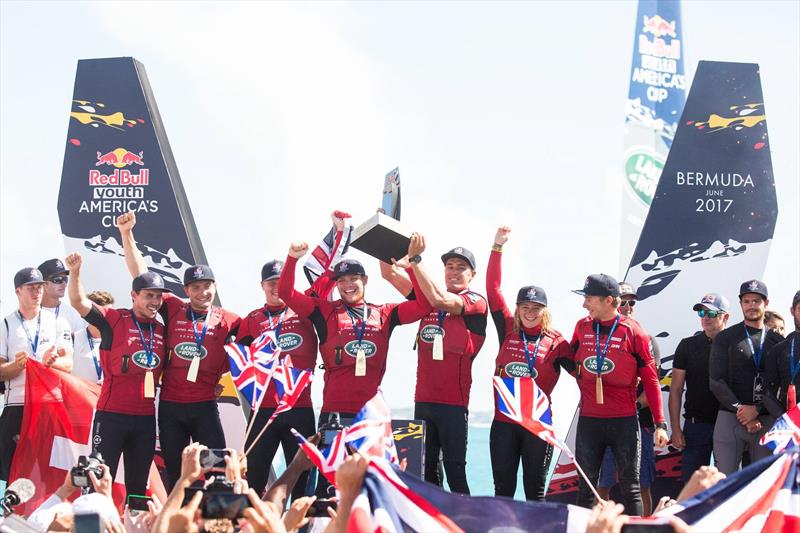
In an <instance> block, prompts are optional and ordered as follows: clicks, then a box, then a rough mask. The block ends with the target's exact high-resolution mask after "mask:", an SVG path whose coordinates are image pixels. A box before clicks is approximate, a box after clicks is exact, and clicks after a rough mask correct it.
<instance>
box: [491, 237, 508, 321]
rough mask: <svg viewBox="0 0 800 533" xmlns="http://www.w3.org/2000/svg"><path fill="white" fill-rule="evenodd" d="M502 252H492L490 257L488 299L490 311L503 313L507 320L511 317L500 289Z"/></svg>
mask: <svg viewBox="0 0 800 533" xmlns="http://www.w3.org/2000/svg"><path fill="white" fill-rule="evenodd" d="M502 259H503V254H502V252H497V251H495V250H492V253H491V254H490V255H489V266H488V267H486V299H487V300H489V311H490V312H492V313H494V312H495V311H502V312H503V316H504V317H506V318H509V317H511V316H512V315H511V311H509V309H508V306H507V305H506V300H505V298H503V291H502V290H501V289H500V280H501V279H502V277H503V269H502V266H501V265H502Z"/></svg>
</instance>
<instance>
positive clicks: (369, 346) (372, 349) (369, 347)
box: [344, 340, 378, 357]
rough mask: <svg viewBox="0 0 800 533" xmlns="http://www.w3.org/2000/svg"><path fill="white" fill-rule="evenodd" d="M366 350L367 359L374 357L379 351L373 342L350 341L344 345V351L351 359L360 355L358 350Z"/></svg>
mask: <svg viewBox="0 0 800 533" xmlns="http://www.w3.org/2000/svg"><path fill="white" fill-rule="evenodd" d="M359 349H361V350H364V356H365V357H372V356H373V355H375V353H376V352H377V351H378V347H377V346H376V345H375V343H374V342H371V341H361V342H358V341H357V340H355V341H350V342H348V343H347V344H345V345H344V351H345V352H347V355H349V356H350V357H355V356H357V355H358V350H359Z"/></svg>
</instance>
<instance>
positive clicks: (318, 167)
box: [0, 1, 800, 410]
mask: <svg viewBox="0 0 800 533" xmlns="http://www.w3.org/2000/svg"><path fill="white" fill-rule="evenodd" d="M798 6H800V4H799V3H798V2H793V1H786V2H726V3H722V2H691V3H684V5H683V23H684V27H683V32H684V33H683V35H684V41H685V52H686V62H685V65H686V71H687V72H686V74H687V76H688V79H689V80H691V79H692V77H693V74H694V71H695V68H696V65H697V61H698V60H700V59H709V60H723V61H737V62H756V63H759V64H760V65H761V79H762V83H763V89H764V98H765V104H766V113H767V118H768V128H769V134H770V147H771V149H772V161H773V166H774V174H775V182H776V186H777V190H778V202H779V209H780V215H779V218H778V225H777V229H776V232H775V238H774V240H773V244H772V252H771V256H770V260H769V263H768V266H767V270H766V274H765V280H766V282H767V283H768V284H769V286H770V292H771V293H772V294H773V295H774V296H773V298H772V304H773V305H772V306H773V307H775V308H776V309H779V310H781V311H785V310H786V309H787V308H788V307H789V304H790V301H791V295H792V294H794V292H795V291H796V290H797V289H798V288H800V274H798V270H799V269H798V265H799V264H800V260H799V257H798V255H799V253H800V252H799V251H798V242H800V218H799V216H798V203H799V201H800V188H799V187H798V176H800V155H798V154H799V153H800V152H798V146H800V111H798V109H800V106H799V105H798V104H800V102H798V100H800V96H799V95H800V52H799V50H800V38H799V37H798V32H797V28H798V21H800V7H798ZM0 9H1V12H0V15H2V16H0V21H1V22H0V30H1V31H0V43H1V45H2V50H1V52H0V76H1V79H0V99H1V106H0V115H2V122H1V123H0V150H2V153H1V154H0V156H1V157H0V241H1V242H0V296H1V297H2V303H1V304H0V308H1V310H2V314H3V315H5V314H7V313H9V312H11V311H12V310H14V308H15V307H16V298H15V296H14V293H13V284H12V277H13V274H14V272H15V271H16V270H18V269H19V268H21V267H23V266H29V265H36V264H38V263H39V262H40V261H41V260H43V259H45V258H49V257H54V256H62V255H63V253H64V248H63V241H62V239H61V236H60V229H59V223H58V217H57V213H56V201H57V194H58V187H59V180H60V175H61V167H62V162H63V157H64V149H65V144H66V133H67V125H68V112H69V111H70V100H71V97H72V89H73V83H74V76H75V68H76V64H77V60H78V59H81V58H100V57H116V56H133V57H135V58H137V59H138V60H140V61H141V62H142V63H144V65H145V67H146V69H147V73H148V77H149V79H150V83H151V85H152V88H153V90H154V92H155V96H156V99H157V101H158V107H159V110H160V112H161V116H162V118H163V120H164V125H165V127H166V131H167V134H168V136H169V140H170V143H171V145H172V149H173V152H174V154H175V158H176V161H177V164H178V168H179V170H180V173H181V176H182V179H183V183H184V186H185V188H186V191H187V194H188V197H189V200H190V203H191V206H192V210H193V213H194V217H195V220H196V221H197V226H198V229H199V232H200V236H201V238H202V242H203V245H204V247H205V251H206V254H207V257H208V260H209V262H210V264H211V265H212V267H213V268H214V271H215V273H216V275H217V279H218V282H219V288H220V295H221V297H222V302H223V304H224V305H225V306H226V307H228V308H230V309H231V310H234V311H236V312H238V313H240V314H245V313H247V312H248V311H249V310H251V309H252V308H254V307H257V306H259V305H261V304H262V303H263V295H262V294H261V292H260V288H259V281H260V277H259V272H260V268H261V265H262V264H263V262H264V261H266V260H268V259H271V258H274V257H278V258H283V257H284V256H285V255H286V250H287V248H288V245H289V243H290V242H291V241H292V240H307V241H309V242H311V243H312V244H315V243H316V241H318V239H319V238H320V237H321V236H322V235H323V234H324V232H325V231H327V229H328V227H329V219H328V213H329V212H330V211H332V210H333V209H342V210H346V211H349V212H351V213H353V215H354V218H355V221H356V222H359V221H361V220H363V219H365V218H366V217H367V216H369V215H370V214H371V213H373V212H374V210H375V208H376V207H377V206H378V205H379V204H380V192H381V187H382V182H383V175H384V174H385V173H386V172H387V171H388V170H390V169H392V168H393V167H395V166H398V165H399V166H400V170H401V177H402V180H403V223H404V224H405V225H406V226H407V227H409V228H411V229H415V230H418V231H421V232H422V233H424V234H425V235H426V236H427V237H428V240H429V248H430V249H429V251H428V252H426V254H425V255H424V257H425V260H426V263H427V265H428V269H429V271H431V272H433V274H434V276H435V277H436V278H437V279H440V278H441V264H440V263H439V261H438V259H437V258H438V256H439V255H440V254H441V253H442V252H443V251H445V250H446V249H447V248H450V247H453V246H457V245H461V246H466V247H468V248H470V249H472V250H473V251H474V252H475V254H476V256H477V259H478V263H479V265H478V269H479V273H478V277H477V279H476V281H475V283H474V288H475V289H476V290H478V291H479V292H485V290H484V273H485V266H486V261H487V258H488V252H489V247H490V245H491V242H492V238H493V235H494V232H495V229H496V227H497V226H498V225H499V224H507V225H509V226H511V227H512V228H513V232H512V235H511V240H510V242H509V244H508V245H507V246H506V252H505V253H504V260H505V264H504V273H505V279H504V284H503V286H504V288H505V292H506V295H507V296H509V297H510V298H513V296H514V294H515V293H516V290H517V288H518V287H519V286H521V285H524V284H528V283H535V284H538V285H541V286H543V287H544V288H545V289H546V290H547V292H548V295H549V299H550V306H551V308H552V311H553V314H554V317H555V322H556V325H557V327H558V328H559V329H561V330H562V332H563V333H564V335H565V336H567V337H569V336H570V335H571V333H572V329H573V325H574V323H575V321H576V320H577V319H578V318H579V317H580V316H582V314H583V313H582V309H581V307H580V304H581V299H580V298H579V297H578V296H575V295H573V294H571V293H570V292H569V289H573V288H577V287H580V286H582V284H583V279H584V277H585V276H586V275H587V274H589V273H591V272H599V271H605V272H609V273H612V274H615V275H620V276H621V274H624V273H620V272H618V268H619V267H618V258H617V254H618V250H617V246H618V244H617V239H618V234H619V227H620V221H619V215H618V212H619V205H620V199H621V195H622V190H621V184H622V181H621V174H620V169H621V166H622V153H623V123H624V103H625V98H626V96H627V90H628V76H629V70H630V64H631V54H632V45H633V30H634V22H635V18H636V2H632V1H631V2H552V3H549V2H536V3H506V4H502V3H456V2H448V3H429V2H425V3H410V2H403V3H400V2H397V3H389V2H384V3H371V4H370V3H362V2H359V3H333V2H325V3H306V4H295V3H292V4H280V3H255V2H242V3H224V4H222V3H210V2H206V3H190V2H178V3H169V2H158V3H155V2H153V3H146V2H137V3H125V2H109V3H69V2H53V3H47V2H30V3H19V2H2V7H1V8H0ZM354 256H356V257H359V255H358V254H354ZM366 266H367V269H368V272H369V274H370V275H371V277H370V280H369V284H368V286H367V294H368V299H369V300H370V301H373V302H383V301H392V300H397V298H398V297H397V295H396V294H395V293H394V292H393V289H391V288H390V287H388V285H387V284H386V283H384V282H383V281H382V280H381V279H380V276H379V273H378V268H377V264H376V263H375V262H374V261H373V260H369V259H367V260H366ZM119 275H120V276H123V277H127V276H128V274H127V272H126V271H125V268H124V265H123V264H122V261H120V265H119ZM720 275H724V272H723V273H720ZM98 288H99V287H98ZM699 296H701V295H698V297H699ZM730 296H731V297H733V296H735V295H730ZM122 303H123V304H125V303H126V302H122ZM665 312H690V311H689V310H666V311H665ZM415 330H416V329H415V327H413V326H407V327H401V328H399V329H398V330H397V332H396V334H395V336H394V338H393V340H392V345H391V352H390V358H389V366H388V370H387V374H386V379H385V380H384V389H385V391H386V394H387V397H388V398H389V400H390V402H391V403H392V405H394V406H409V405H411V404H412V402H413V382H414V374H415V369H416V356H415V355H414V354H413V352H412V351H411V347H412V344H413V334H414V332H415ZM690 333H691V332H686V334H687V335H688V334H690ZM496 353H497V340H496V334H495V330H494V327H493V326H489V332H488V339H487V342H486V344H485V346H484V348H483V350H482V352H481V353H480V355H479V356H478V359H477V360H476V362H475V366H474V369H473V376H474V384H473V394H472V404H471V408H472V409H473V410H484V409H488V408H490V405H491V394H492V391H491V384H490V379H489V377H490V376H491V373H492V367H493V361H494V357H495V355H496ZM564 381H565V382H566V381H567V380H564ZM569 385H571V384H569ZM321 389H322V387H321V383H317V384H316V385H315V386H314V395H315V397H317V398H319V396H320V392H321ZM559 389H560V390H561V393H560V394H559V397H562V398H564V397H567V396H571V395H572V394H573V392H574V390H575V389H573V388H571V386H560V387H559Z"/></svg>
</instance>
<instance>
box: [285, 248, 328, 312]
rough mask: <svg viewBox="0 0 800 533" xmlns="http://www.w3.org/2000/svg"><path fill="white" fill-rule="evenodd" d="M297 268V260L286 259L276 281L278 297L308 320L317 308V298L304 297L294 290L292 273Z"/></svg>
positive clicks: (290, 257)
mask: <svg viewBox="0 0 800 533" xmlns="http://www.w3.org/2000/svg"><path fill="white" fill-rule="evenodd" d="M296 267H297V258H296V257H292V256H287V257H286V263H285V264H284V265H283V270H282V271H281V277H280V279H278V296H279V297H280V299H281V300H283V301H284V302H286V305H288V306H289V307H291V308H292V311H294V312H295V313H297V314H298V315H299V316H301V317H303V318H308V317H309V316H310V315H311V313H313V312H314V309H316V308H317V307H318V306H319V298H313V297H311V296H306V295H305V294H303V293H301V292H297V291H296V290H295V289H294V271H295V268H296Z"/></svg>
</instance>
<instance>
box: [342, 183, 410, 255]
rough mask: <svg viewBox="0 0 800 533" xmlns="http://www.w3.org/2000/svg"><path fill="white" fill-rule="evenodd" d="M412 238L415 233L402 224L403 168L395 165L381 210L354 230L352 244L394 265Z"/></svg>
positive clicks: (384, 189) (386, 186) (385, 185)
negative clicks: (401, 185)
mask: <svg viewBox="0 0 800 533" xmlns="http://www.w3.org/2000/svg"><path fill="white" fill-rule="evenodd" d="M410 240H411V232H409V231H407V230H406V229H405V228H403V226H402V225H401V224H400V168H395V169H394V170H392V171H391V172H389V173H388V174H386V179H385V180H384V182H383V202H382V204H381V210H380V211H379V212H378V213H375V214H374V215H373V216H371V217H370V218H369V219H367V220H366V222H364V223H363V224H361V225H359V226H358V227H357V228H356V229H354V230H353V233H352V235H351V241H350V245H351V246H353V247H354V248H356V249H357V250H361V251H362V252H364V253H366V254H369V255H371V256H372V257H375V258H377V259H380V260H381V261H384V262H385V263H389V264H391V263H392V258H395V259H400V258H401V257H403V256H405V255H406V253H407V252H408V243H409V241H410Z"/></svg>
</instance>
